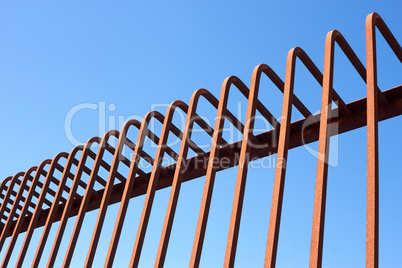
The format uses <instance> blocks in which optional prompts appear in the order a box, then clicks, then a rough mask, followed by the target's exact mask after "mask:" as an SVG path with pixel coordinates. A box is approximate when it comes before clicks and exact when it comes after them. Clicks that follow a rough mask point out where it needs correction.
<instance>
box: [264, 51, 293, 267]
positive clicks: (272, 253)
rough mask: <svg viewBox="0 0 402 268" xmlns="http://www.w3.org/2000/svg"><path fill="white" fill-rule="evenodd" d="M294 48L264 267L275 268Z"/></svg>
mask: <svg viewBox="0 0 402 268" xmlns="http://www.w3.org/2000/svg"><path fill="white" fill-rule="evenodd" d="M295 50H296V49H295V48H294V49H292V50H290V51H289V53H288V58H287V61H286V77H285V86H284V91H283V105H282V120H281V127H280V132H279V140H278V153H277V163H276V167H275V179H274V189H273V194H272V204H271V215H270V219H269V227H268V240H267V249H266V253H265V263H264V267H272V268H273V267H275V261H276V252H277V248H278V237H279V227H280V220H281V210H282V200H283V191H284V185H285V173H286V164H287V163H286V162H287V155H288V146H289V135H290V119H291V115H292V100H293V86H294V76H295V74H294V67H295V59H294V57H295V56H294V54H295Z"/></svg>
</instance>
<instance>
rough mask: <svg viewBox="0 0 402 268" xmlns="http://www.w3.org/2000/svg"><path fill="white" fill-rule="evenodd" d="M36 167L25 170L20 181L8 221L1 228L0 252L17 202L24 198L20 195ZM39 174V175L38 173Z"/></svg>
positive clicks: (17, 204)
mask: <svg viewBox="0 0 402 268" xmlns="http://www.w3.org/2000/svg"><path fill="white" fill-rule="evenodd" d="M37 169H38V168H37V167H31V168H30V169H28V170H27V172H25V174H24V177H23V179H22V181H21V184H20V187H19V189H18V192H17V195H16V196H15V199H14V202H13V206H12V208H11V211H10V213H9V215H8V219H7V222H6V224H5V225H4V226H3V229H2V232H1V236H0V250H1V249H2V248H3V245H4V241H5V240H6V237H7V235H8V232H9V229H10V227H11V223H12V222H13V218H14V214H15V213H16V211H17V207H18V206H19V202H20V201H21V200H22V198H24V197H23V196H22V194H23V193H24V190H25V189H26V185H27V182H28V180H30V179H32V178H31V173H32V172H36V171H37ZM38 174H39V173H38ZM35 176H39V175H35Z"/></svg>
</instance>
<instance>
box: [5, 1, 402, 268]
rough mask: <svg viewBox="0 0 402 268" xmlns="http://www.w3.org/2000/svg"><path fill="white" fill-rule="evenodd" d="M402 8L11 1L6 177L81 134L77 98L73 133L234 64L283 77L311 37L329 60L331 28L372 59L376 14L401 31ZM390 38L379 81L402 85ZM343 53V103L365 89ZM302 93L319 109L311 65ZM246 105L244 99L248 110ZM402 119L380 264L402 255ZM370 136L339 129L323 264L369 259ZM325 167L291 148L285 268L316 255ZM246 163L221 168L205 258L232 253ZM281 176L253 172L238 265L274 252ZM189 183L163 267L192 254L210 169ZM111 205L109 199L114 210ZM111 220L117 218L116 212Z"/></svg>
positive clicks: (385, 146) (211, 260)
mask: <svg viewBox="0 0 402 268" xmlns="http://www.w3.org/2000/svg"><path fill="white" fill-rule="evenodd" d="M401 10H402V4H401V2H400V1H324V0H323V1H273V2H271V3H268V1H247V2H246V1H243V2H242V3H241V2H240V1H227V2H220V3H216V1H168V3H166V2H162V1H153V2H152V3H149V2H146V1H141V2H140V1H114V2H111V1H2V2H1V3H0V88H1V90H0V96H1V98H0V99H1V110H2V112H1V113H0V124H1V129H2V131H0V140H1V141H2V150H0V161H1V162H0V163H1V167H2V168H1V169H0V177H1V178H5V177H7V176H10V175H14V174H15V173H17V172H19V171H25V170H27V169H28V168H29V167H31V166H34V165H38V164H39V163H40V162H41V161H42V160H44V159H47V158H53V157H54V155H56V154H57V153H58V152H61V151H66V152H69V151H70V150H71V149H72V148H73V147H74V145H75V144H72V140H71V138H68V137H66V130H65V119H66V117H68V115H69V111H71V110H72V109H74V108H76V107H93V108H94V109H89V108H88V109H84V110H80V111H79V112H77V113H76V114H75V115H74V117H73V119H72V125H71V132H72V133H73V135H74V138H75V139H76V140H78V141H82V142H85V141H86V140H88V139H89V138H90V137H93V136H98V135H103V134H104V131H105V130H108V129H109V127H110V128H113V129H115V128H119V124H118V122H119V118H122V119H121V120H124V119H127V118H129V117H133V118H134V117H135V118H141V117H142V116H144V115H145V114H146V113H147V112H148V111H150V110H151V107H155V106H156V108H157V109H158V110H160V111H163V107H165V105H168V104H169V103H171V102H172V101H174V100H178V99H180V100H183V101H185V102H187V103H188V101H189V99H190V96H191V94H192V92H193V91H195V90H196V89H198V88H206V89H208V90H210V91H211V92H212V93H213V94H214V95H215V96H219V92H220V87H221V84H222V82H223V80H224V79H225V78H226V77H228V76H230V75H236V76H238V77H240V78H241V79H242V80H243V81H244V82H245V83H246V84H247V85H249V83H250V78H251V73H252V70H253V68H254V67H255V66H256V65H258V64H260V63H266V64H268V65H269V66H271V67H272V68H273V69H274V70H275V71H276V72H277V74H278V75H279V76H280V77H281V78H282V79H284V77H285V63H286V56H287V53H288V51H289V49H291V48H293V47H295V46H300V47H302V48H303V49H304V50H305V51H306V52H307V53H308V54H309V56H310V57H311V59H312V60H313V61H314V62H315V63H316V64H317V66H318V67H319V68H320V69H321V70H322V66H323V61H324V41H325V36H326V34H327V32H328V31H330V30H333V29H338V30H339V31H341V33H342V34H343V35H344V36H345V38H346V39H347V40H348V42H349V43H350V45H351V46H352V48H353V49H354V50H355V51H356V53H357V55H358V56H359V57H360V59H361V60H362V61H363V62H364V63H365V18H366V16H367V15H368V14H369V13H371V12H374V11H375V12H378V13H379V14H380V15H381V16H382V17H383V19H384V20H385V22H386V23H387V24H388V26H389V27H390V29H391V31H392V32H393V33H394V35H395V36H396V38H397V40H398V41H399V42H400V43H402V16H401ZM384 43H385V42H384V41H383V39H382V38H381V37H380V38H379V41H378V44H379V45H378V46H379V49H378V50H379V52H378V57H379V86H380V88H381V89H387V88H390V87H393V86H396V85H400V84H402V79H401V77H402V76H401V74H402V65H401V64H400V63H398V61H397V59H396V58H395V57H394V56H393V54H392V53H391V52H390V49H389V48H388V47H387V46H385V45H384ZM338 52H339V51H338ZM336 55H337V60H336V63H335V68H336V69H335V82H334V83H335V84H334V86H335V88H336V89H337V91H338V92H339V94H340V95H341V97H342V98H343V99H344V100H345V101H347V102H349V101H353V100H356V99H358V98H362V97H364V96H365V94H366V93H365V92H366V91H365V90H366V89H365V84H364V83H363V82H361V80H360V78H359V77H358V75H357V73H355V72H354V71H353V69H352V67H351V65H350V64H349V63H348V62H347V61H346V59H345V57H344V56H343V55H342V54H341V53H336ZM299 67H301V65H300V66H299ZM263 81H265V82H266V81H267V80H263ZM265 88H266V89H269V90H270V91H269V93H262V95H261V101H262V102H263V103H269V104H268V105H267V106H268V108H269V109H272V110H273V111H274V113H275V114H276V115H279V114H280V111H281V98H280V95H276V96H277V97H276V98H274V99H272V98H271V95H270V94H271V93H272V94H274V93H276V92H273V86H272V85H271V84H269V83H265ZM262 91H263V92H267V90H262ZM295 92H296V94H297V95H298V96H299V98H300V99H301V100H302V101H303V102H305V103H306V104H307V105H308V108H309V109H310V110H312V111H317V110H319V108H320V93H321V88H320V87H319V86H318V84H317V83H316V82H315V81H313V78H311V77H310V76H308V75H307V72H306V71H305V69H303V67H302V68H299V69H298V71H297V73H296V89H295ZM237 97H238V95H234V101H233V102H232V104H231V105H232V106H231V107H233V108H235V107H237V106H236V101H237V99H236V98H237ZM238 99H239V100H240V98H238ZM80 105H81V106H80ZM82 105H84V106H82ZM85 105H86V106H85ZM103 105H104V106H103ZM245 105H246V103H245V102H244V101H243V103H242V108H243V110H244V108H245ZM102 107H105V110H104V112H102ZM202 107H204V108H205V107H206V109H207V110H204V111H205V113H206V114H207V115H208V116H209V118H213V115H214V112H213V111H211V109H209V110H208V106H206V105H204V106H203V105H201V106H200V113H201V114H202V113H203V112H202ZM113 108H114V109H113ZM100 114H101V115H104V116H105V121H104V122H105V128H104V127H103V126H102V125H101V124H99V121H100V119H99V115H100ZM295 116H296V117H295V118H297V114H295ZM401 123H402V120H401V118H395V119H393V120H390V121H389V122H384V123H381V124H380V146H381V151H380V153H381V155H380V157H381V158H380V160H381V166H380V173H381V177H380V178H381V183H380V187H381V189H380V191H381V193H380V209H381V218H380V219H381V220H380V264H381V265H382V267H402V259H401V257H400V252H401V251H402V246H401V243H400V241H401V240H402V230H401V228H400V226H402V217H401V216H400V215H394V214H396V213H398V211H400V207H401V205H402V195H401V194H400V191H401V189H402V176H401V173H400V170H399V169H398V167H399V164H400V163H401V161H402V157H401V154H400V149H401V148H402V141H401V139H400V135H399V132H400V131H401ZM365 144H366V134H365V128H362V129H360V130H358V131H356V132H354V133H353V134H352V133H349V134H344V135H341V136H340V137H339V138H338V145H339V146H337V147H336V153H335V154H334V155H335V156H336V155H338V156H339V158H337V157H335V158H334V161H336V159H338V163H337V166H336V167H332V168H330V171H329V174H330V175H329V182H328V187H329V188H328V203H327V222H326V223H327V224H326V233H325V238H324V239H325V243H324V258H323V263H324V267H364V261H365V252H364V246H365V191H366V188H365V187H366V186H365V177H366V162H365V161H366V160H365V152H366V148H365ZM315 147H317V144H313V145H312V148H315ZM315 169H316V159H315V158H314V157H312V156H311V155H310V154H309V153H308V151H306V150H305V148H300V149H295V150H292V151H291V153H290V155H289V168H288V176H287V181H286V186H285V187H286V188H285V201H284V207H283V210H284V211H283V220H282V222H283V225H282V227H281V234H280V241H279V250H278V259H277V264H278V265H277V267H306V266H307V265H308V258H309V249H310V247H309V245H310V235H311V221H312V209H313V195H314V183H315ZM236 171H237V170H236V169H232V170H229V171H225V172H222V173H221V174H219V175H218V176H217V182H216V189H215V195H214V199H213V204H212V206H213V209H212V210H211V224H210V225H209V226H208V230H207V238H206V241H205V246H204V251H203V253H204V254H203V257H202V260H201V265H203V266H204V267H220V266H221V265H222V263H223V256H224V250H225V245H226V236H227V230H228V229H227V228H228V227H227V226H228V223H229V219H230V211H231V203H232V198H233V189H234V182H235V180H234V178H235V174H236ZM273 175H274V171H273V170H272V169H269V168H268V169H262V168H258V169H252V170H251V171H250V174H249V179H248V181H247V183H248V184H247V189H246V199H245V206H244V213H243V215H244V220H243V221H242V226H241V231H240V238H239V247H238V256H237V259H236V266H238V267H260V266H261V265H262V263H263V261H264V252H265V243H266V237H267V226H268V217H269V209H270V203H271V192H272V182H273ZM186 185H187V186H183V188H182V197H180V202H179V207H178V210H177V220H176V221H175V224H174V227H173V234H172V239H171V244H170V248H169V251H168V255H167V259H166V267H186V266H187V265H188V264H187V263H188V260H189V256H190V255H189V253H190V250H191V246H192V239H193V235H194V227H195V223H196V220H197V217H198V209H199V204H200V197H201V193H202V187H203V179H199V180H197V181H195V182H191V183H188V184H186ZM168 194H169V192H168V191H164V192H161V193H159V194H158V195H157V199H156V203H155V205H158V204H159V205H160V207H161V208H160V209H159V210H156V212H154V213H153V214H152V217H151V222H150V228H149V230H148V235H147V237H146V241H145V244H144V252H143V253H144V254H143V258H142V259H141V263H140V264H141V265H142V266H144V267H148V266H150V265H153V258H154V256H155V253H156V251H155V249H156V246H157V244H158V241H159V234H160V230H161V224H162V222H163V217H164V210H165V207H164V206H165V205H164V204H165V203H164V202H166V200H167V198H168ZM142 201H143V199H141V198H139V199H138V200H136V201H133V202H131V203H130V209H131V210H130V211H131V212H130V213H132V215H133V216H132V217H129V219H128V221H129V220H131V221H132V224H131V225H130V224H128V225H126V227H125V235H124V239H123V240H122V245H123V246H122V247H120V248H119V250H118V257H117V258H116V267H124V266H126V265H127V262H128V260H129V257H130V253H131V248H132V244H133V241H134V237H135V232H136V230H137V226H136V225H135V223H136V222H137V221H138V214H139V213H140V212H141V208H142V203H141V202H142ZM115 211H116V210H115V209H110V217H109V218H112V216H113V213H115ZM398 214H400V213H398ZM94 215H95V214H94ZM95 216H96V215H95ZM108 216H109V214H108ZM87 218H88V220H87V221H86V222H85V224H87V225H85V226H86V228H87V229H86V230H91V228H92V227H91V226H92V225H91V224H92V223H93V218H94V217H93V215H88V217H87ZM69 226H70V227H71V226H73V222H72V221H70V222H69ZM105 226H106V227H105V228H109V229H111V228H113V220H109V221H108V222H107V224H106V225H105ZM53 229H54V228H53ZM90 233H91V232H90V231H88V234H85V235H89V237H90V235H91V234H90ZM35 234H36V233H35ZM85 239H86V238H85V237H84V236H81V237H80V240H79V244H78V249H79V252H82V253H81V255H82V256H81V257H83V258H85V254H84V253H85V251H86V247H87V243H86V242H85ZM102 239H103V240H101V242H102V243H101V244H100V247H101V250H100V252H105V250H107V245H108V241H107V239H106V238H102ZM19 241H21V239H20V240H19ZM63 243H68V240H63ZM102 250H103V251H102ZM1 254H4V250H3V251H2V252H1ZM13 257H15V255H13ZM102 257H103V256H102V253H100V254H97V256H96V261H97V262H98V263H101V262H102ZM58 261H62V259H60V258H59V259H58ZM82 262H83V259H82V258H80V254H77V257H75V258H74V259H73V265H72V266H73V267H80V266H81V265H82ZM11 263H12V262H11ZM25 264H27V263H25ZM42 264H43V263H42ZM27 265H28V264H27ZM119 265H120V266H119ZM97 267H98V266H97Z"/></svg>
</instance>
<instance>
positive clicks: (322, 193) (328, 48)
mask: <svg viewBox="0 0 402 268" xmlns="http://www.w3.org/2000/svg"><path fill="white" fill-rule="evenodd" d="M333 35H334V32H330V33H328V35H327V38H326V40H325V56H324V76H323V88H322V102H321V116H320V133H319V141H318V157H317V177H316V185H315V195H314V213H313V230H312V234H311V249H310V268H321V265H322V249H323V237H324V223H325V201H326V194H327V177H328V159H329V155H328V152H329V143H330V135H329V127H330V126H329V124H330V123H331V118H330V114H331V110H332V85H333V68H334V61H333V58H334V46H333V44H334V39H333Z"/></svg>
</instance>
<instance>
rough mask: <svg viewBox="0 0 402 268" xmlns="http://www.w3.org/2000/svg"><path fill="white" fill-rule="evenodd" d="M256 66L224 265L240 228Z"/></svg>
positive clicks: (233, 251) (231, 255)
mask: <svg viewBox="0 0 402 268" xmlns="http://www.w3.org/2000/svg"><path fill="white" fill-rule="evenodd" d="M263 67H264V66H263V65H259V66H257V67H256V68H255V69H254V71H253V75H252V79H251V88H250V92H249V96H248V104H247V113H246V122H245V127H244V132H243V140H242V143H241V151H240V158H239V169H238V172H237V180H236V187H235V193H234V200H233V208H232V215H231V218H230V225H229V235H228V241H227V245H226V253H225V261H224V265H223V266H224V267H233V266H234V261H235V255H236V248H237V240H238V235H239V228H240V219H241V212H242V207H243V199H244V191H245V188H246V177H247V169H248V163H249V152H250V141H251V137H252V136H253V128H254V122H255V121H254V117H255V112H256V106H257V99H258V90H259V84H260V76H261V70H260V69H261V68H263Z"/></svg>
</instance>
